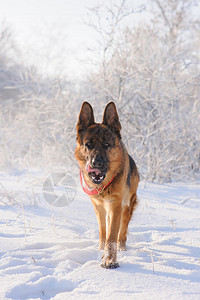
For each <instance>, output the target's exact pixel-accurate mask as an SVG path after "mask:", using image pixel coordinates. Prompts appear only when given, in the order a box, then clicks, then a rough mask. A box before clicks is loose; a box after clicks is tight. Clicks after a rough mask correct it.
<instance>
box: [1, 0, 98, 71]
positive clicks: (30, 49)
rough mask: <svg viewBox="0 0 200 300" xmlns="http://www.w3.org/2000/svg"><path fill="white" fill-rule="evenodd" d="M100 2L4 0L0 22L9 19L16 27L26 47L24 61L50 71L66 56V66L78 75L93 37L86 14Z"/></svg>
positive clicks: (17, 37)
mask: <svg viewBox="0 0 200 300" xmlns="http://www.w3.org/2000/svg"><path fill="white" fill-rule="evenodd" d="M101 2H102V1H101ZM97 3H100V1H98V0H82V1H81V0H74V1H73V0H18V1H16V0H6V1H4V0H0V25H1V24H2V22H3V21H5V22H6V24H8V25H9V26H10V27H11V28H12V31H13V33H14V37H15V39H16V41H17V43H18V44H19V46H20V49H23V50H22V51H23V52H24V53H23V57H24V62H26V63H27V62H28V64H36V65H39V66H40V68H41V69H48V71H49V70H50V69H51V67H52V66H53V65H56V64H57V65H59V66H58V67H57V68H58V69H59V68H60V65H61V64H62V62H61V60H62V59H63V58H65V62H64V61H63V66H62V68H66V69H68V70H69V71H70V72H72V73H74V74H73V75H74V76H76V73H77V72H81V71H80V70H79V66H80V65H79V59H82V58H83V57H84V54H83V51H84V50H83V49H85V48H84V47H83V46H84V45H86V44H87V45H88V46H89V45H90V43H92V38H93V33H92V32H91V31H90V29H89V28H88V27H87V26H86V25H84V24H83V21H82V20H83V19H85V17H86V14H87V9H86V8H87V7H93V6H95V5H96V4H97ZM49 37H50V38H49ZM61 56H63V57H62V58H61ZM59 60H60V61H59ZM68 70H66V73H69V72H68ZM42 71H44V70H42Z"/></svg>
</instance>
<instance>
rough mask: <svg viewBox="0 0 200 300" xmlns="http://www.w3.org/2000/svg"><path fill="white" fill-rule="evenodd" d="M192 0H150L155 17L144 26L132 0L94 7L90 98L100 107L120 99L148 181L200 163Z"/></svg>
mask: <svg viewBox="0 0 200 300" xmlns="http://www.w3.org/2000/svg"><path fill="white" fill-rule="evenodd" d="M191 4H192V3H191V1H186V0H182V1H171V0H170V1H158V0H155V1H152V7H151V10H152V11H153V13H154V18H153V19H152V20H151V21H149V22H148V24H141V23H139V24H138V25H133V22H132V20H133V19H134V10H132V9H128V8H127V2H126V1H121V2H114V5H113V2H112V3H111V6H109V7H103V8H102V7H98V8H95V9H94V10H92V15H93V19H92V20H93V23H90V26H93V28H94V29H95V30H96V32H97V34H99V43H98V47H99V53H100V58H99V60H97V61H98V64H97V65H98V69H97V70H96V72H94V73H93V74H92V75H91V77H90V82H91V98H92V97H93V98H94V97H95V99H96V102H97V103H98V105H97V106H98V107H99V106H102V105H103V104H104V103H105V102H107V101H108V100H114V101H115V102H116V103H117V105H118V106H119V113H120V116H121V119H122V123H123V128H124V135H125V137H126V142H127V143H128V145H129V150H130V151H131V152H132V153H133V155H134V157H135V159H136V161H137V162H138V164H139V166H140V170H141V173H142V176H144V177H145V178H146V179H149V180H157V181H170V180H172V179H177V180H179V179H185V177H187V178H191V177H192V176H193V175H195V174H198V172H199V168H200V160H199V149H200V144H199V137H200V134H199V126H198V123H199V121H200V119H199V111H200V103H199V97H198V93H199V65H198V64H197V62H198V61H199V57H198V55H199V53H198V49H197V48H195V45H196V28H195V24H196V23H195V20H193V19H192V14H189V13H188V11H189V10H191V9H192V5H191ZM193 4H194V3H193ZM102 10H103V11H104V17H103V18H101V11H102ZM94 16H95V17H96V19H94ZM186 16H187V20H186ZM105 20H106V21H105ZM105 22H106V24H105ZM96 63H97V62H96ZM88 98H90V97H88ZM101 103H102V105H101Z"/></svg>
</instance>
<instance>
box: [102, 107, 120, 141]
mask: <svg viewBox="0 0 200 300" xmlns="http://www.w3.org/2000/svg"><path fill="white" fill-rule="evenodd" d="M102 124H104V125H106V126H108V127H109V128H110V129H111V130H112V131H113V132H114V133H116V134H117V135H118V137H119V138H121V135H120V130H121V124H120V121H119V116H118V113H117V109H116V106H115V103H114V102H109V103H108V104H107V105H106V107H105V110H104V115H103V123H102Z"/></svg>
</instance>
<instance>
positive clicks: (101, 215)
mask: <svg viewBox="0 0 200 300" xmlns="http://www.w3.org/2000/svg"><path fill="white" fill-rule="evenodd" d="M120 130H121V124H120V122H119V117H118V114H117V110H116V106H115V104H114V102H110V103H108V104H107V106H106V108H105V111H104V116H103V122H102V123H101V124H100V123H95V121H94V114H93V109H92V106H91V105H90V104H89V103H87V102H84V103H83V104H82V107H81V111H80V114H79V119H78V123H77V147H76V151H75V157H76V159H77V160H78V162H79V166H80V169H81V170H82V172H83V174H84V178H85V182H86V183H87V184H88V186H90V187H96V186H98V184H96V183H94V182H93V181H92V179H91V177H90V176H89V175H90V174H89V173H88V172H87V170H86V169H87V168H86V164H88V165H90V166H92V165H93V164H94V165H95V166H97V167H99V168H100V169H101V170H103V171H102V174H103V175H104V179H103V182H101V184H102V185H103V186H106V185H107V184H108V183H109V182H110V181H111V179H112V178H113V177H114V179H113V180H112V182H111V183H110V184H109V186H108V187H107V188H105V190H104V191H103V193H101V195H98V194H97V195H92V196H90V198H91V200H92V203H93V206H94V209H95V213H96V216H97V220H98V224H99V249H102V250H104V255H103V262H102V266H103V267H105V268H116V267H118V266H119V265H118V263H117V249H118V250H126V240H127V231H128V224H129V221H130V219H131V216H132V213H133V211H134V209H135V207H136V204H137V195H136V192H137V187H138V183H139V173H138V170H137V167H136V164H135V162H134V160H133V159H132V158H131V156H130V155H129V154H128V152H127V150H126V148H125V146H124V144H123V142H122V140H121V134H120ZM95 162H96V163H95ZM95 174H96V173H95Z"/></svg>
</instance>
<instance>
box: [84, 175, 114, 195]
mask: <svg viewBox="0 0 200 300" xmlns="http://www.w3.org/2000/svg"><path fill="white" fill-rule="evenodd" d="M114 178H115V176H113V178H112V179H111V180H110V181H109V182H108V184H107V185H102V184H100V185H99V186H97V187H95V188H93V187H90V186H89V185H87V183H86V182H85V179H84V175H83V171H82V170H80V182H81V186H82V189H83V190H84V192H85V193H86V194H88V195H98V196H101V195H102V194H103V192H104V190H105V189H106V188H107V187H108V186H109V185H110V184H111V182H112V181H113V179H114Z"/></svg>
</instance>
